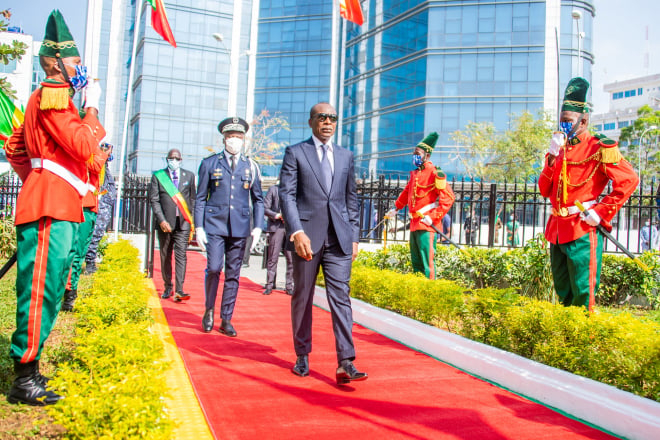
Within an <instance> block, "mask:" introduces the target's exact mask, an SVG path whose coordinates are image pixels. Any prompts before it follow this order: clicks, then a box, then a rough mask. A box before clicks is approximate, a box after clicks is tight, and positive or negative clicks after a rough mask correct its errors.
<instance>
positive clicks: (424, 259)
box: [385, 132, 454, 280]
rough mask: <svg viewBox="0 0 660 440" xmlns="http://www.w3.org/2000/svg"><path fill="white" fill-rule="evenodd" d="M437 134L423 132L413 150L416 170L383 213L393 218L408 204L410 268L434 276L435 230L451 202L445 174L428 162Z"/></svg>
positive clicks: (452, 197) (450, 192)
mask: <svg viewBox="0 0 660 440" xmlns="http://www.w3.org/2000/svg"><path fill="white" fill-rule="evenodd" d="M437 141H438V134H437V133H436V132H433V133H431V134H429V135H428V136H426V137H425V138H424V139H423V140H422V141H421V142H420V143H419V144H417V146H416V147H415V150H414V151H413V165H414V166H415V170H413V171H411V172H410V179H409V180H408V184H407V185H406V187H405V188H404V189H403V191H402V192H401V194H400V195H399V197H398V198H397V199H396V202H395V203H394V206H395V207H394V208H393V209H391V210H390V211H388V212H387V213H386V214H385V216H386V217H388V218H393V217H394V216H395V215H396V212H397V211H398V210H399V209H403V208H404V207H406V206H407V207H408V210H409V211H408V212H409V214H410V218H411V219H410V257H411V260H412V266H413V270H414V271H415V272H419V273H423V274H424V275H425V276H426V277H427V278H429V279H432V280H433V279H435V262H434V256H435V230H434V229H433V228H432V227H431V225H435V226H436V227H437V228H438V229H440V228H442V217H444V215H445V214H446V213H447V212H448V211H449V209H450V208H451V206H452V205H453V204H454V192H453V191H452V189H451V187H450V186H449V185H447V176H446V175H445V173H444V172H443V171H442V170H441V169H440V168H436V167H435V165H433V163H431V159H430V158H431V153H433V148H435V143H436V142H437Z"/></svg>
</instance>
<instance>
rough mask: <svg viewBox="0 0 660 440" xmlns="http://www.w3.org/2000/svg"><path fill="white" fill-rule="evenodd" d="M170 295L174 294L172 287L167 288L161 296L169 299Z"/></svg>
mask: <svg viewBox="0 0 660 440" xmlns="http://www.w3.org/2000/svg"><path fill="white" fill-rule="evenodd" d="M170 296H172V288H171V287H169V288H167V289H165V291H164V292H163V294H162V295H161V296H160V297H161V298H163V299H167V298H169V297H170Z"/></svg>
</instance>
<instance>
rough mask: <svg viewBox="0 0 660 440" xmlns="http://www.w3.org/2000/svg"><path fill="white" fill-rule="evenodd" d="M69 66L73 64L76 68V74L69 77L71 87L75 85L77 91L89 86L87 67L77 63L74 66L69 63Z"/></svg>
mask: <svg viewBox="0 0 660 440" xmlns="http://www.w3.org/2000/svg"><path fill="white" fill-rule="evenodd" d="M67 66H71V67H73V68H75V69H76V75H75V76H72V77H70V78H69V81H71V87H73V88H74V90H76V91H81V90H82V89H84V88H85V87H87V67H86V66H79V65H77V64H76V65H73V66H72V65H70V64H67Z"/></svg>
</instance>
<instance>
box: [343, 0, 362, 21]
mask: <svg viewBox="0 0 660 440" xmlns="http://www.w3.org/2000/svg"><path fill="white" fill-rule="evenodd" d="M339 14H340V15H341V16H342V17H344V18H345V19H346V20H348V21H352V22H353V23H355V24H357V25H358V26H362V23H364V16H363V15H362V7H361V6H360V0H339Z"/></svg>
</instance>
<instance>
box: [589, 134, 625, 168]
mask: <svg viewBox="0 0 660 440" xmlns="http://www.w3.org/2000/svg"><path fill="white" fill-rule="evenodd" d="M596 137H597V138H598V145H599V146H600V161H601V162H602V163H614V164H615V163H618V162H620V161H621V159H623V156H622V155H621V152H620V151H619V143H618V142H617V141H615V140H614V139H610V138H608V137H607V136H605V135H597V136H596Z"/></svg>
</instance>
